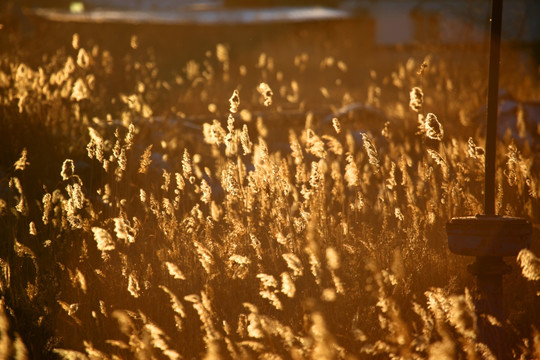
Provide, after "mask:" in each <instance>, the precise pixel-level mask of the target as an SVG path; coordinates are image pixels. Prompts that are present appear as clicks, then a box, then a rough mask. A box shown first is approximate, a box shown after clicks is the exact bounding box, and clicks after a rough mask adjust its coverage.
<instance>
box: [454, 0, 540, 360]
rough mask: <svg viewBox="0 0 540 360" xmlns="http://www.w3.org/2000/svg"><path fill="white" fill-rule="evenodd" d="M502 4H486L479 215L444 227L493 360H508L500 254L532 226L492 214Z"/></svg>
mask: <svg viewBox="0 0 540 360" xmlns="http://www.w3.org/2000/svg"><path fill="white" fill-rule="evenodd" d="M502 6H503V0H492V10H491V39H490V52H489V89H488V112H487V131H486V155H485V156H486V158H485V178H484V213H485V214H484V215H476V216H469V217H458V218H453V219H452V220H450V222H449V223H448V224H447V225H446V232H447V235H448V246H449V248H450V251H452V252H453V253H455V254H458V255H466V256H476V261H475V262H474V263H473V264H471V265H469V266H468V270H469V272H470V273H472V274H473V275H475V276H476V313H477V318H478V323H477V329H478V334H477V336H478V340H479V341H480V342H483V343H485V344H486V345H487V346H488V347H489V348H490V350H491V351H492V352H493V354H494V355H495V356H496V357H497V359H509V358H511V354H510V353H509V349H508V347H507V345H506V341H505V339H506V336H505V334H504V329H503V327H502V325H503V324H504V319H505V316H504V311H503V286H502V285H503V282H502V280H503V278H502V277H503V275H504V274H507V273H509V272H510V265H508V264H506V263H505V262H504V261H503V256H516V255H517V254H518V252H519V251H520V250H521V249H523V248H527V247H529V245H530V241H531V234H532V226H531V223H530V222H528V221H527V220H526V219H523V218H514V217H506V216H500V215H497V214H496V211H495V189H496V186H495V159H496V140H497V110H498V88H499V59H500V43H501V28H502Z"/></svg>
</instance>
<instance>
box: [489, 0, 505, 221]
mask: <svg viewBox="0 0 540 360" xmlns="http://www.w3.org/2000/svg"><path fill="white" fill-rule="evenodd" d="M502 6H503V0H492V7H491V41H490V46H489V85H488V86H489V89H488V108H487V110H488V111H487V131H486V163H485V181H484V193H485V196H484V213H485V214H486V215H495V155H496V151H497V149H496V140H497V110H498V98H499V61H500V48H501V28H502Z"/></svg>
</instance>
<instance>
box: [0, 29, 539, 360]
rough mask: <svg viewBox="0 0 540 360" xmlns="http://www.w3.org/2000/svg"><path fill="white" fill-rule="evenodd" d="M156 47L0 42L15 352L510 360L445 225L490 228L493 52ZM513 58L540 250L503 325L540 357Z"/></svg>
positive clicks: (521, 83) (0, 38)
mask: <svg viewBox="0 0 540 360" xmlns="http://www.w3.org/2000/svg"><path fill="white" fill-rule="evenodd" d="M146 30H147V31H146ZM146 30H145V29H142V28H138V27H134V26H133V27H123V28H121V27H113V26H110V27H107V26H102V27H101V26H97V27H94V28H89V27H83V26H81V27H77V26H76V25H74V24H64V25H58V24H45V23H36V24H35V27H34V31H35V32H37V34H42V35H36V37H34V38H30V39H28V38H25V37H24V36H23V35H21V34H20V33H12V32H10V31H9V29H7V28H3V29H1V30H0V46H1V51H0V131H1V135H2V140H1V141H0V240H1V245H0V358H1V359H199V358H201V359H202V358H204V359H427V358H429V359H493V358H495V357H494V355H493V354H492V351H491V350H490V348H489V347H488V346H487V345H486V344H484V343H482V342H480V341H479V340H478V339H477V331H476V330H477V323H478V321H479V319H478V318H477V315H476V313H475V311H474V299H475V281H474V277H473V276H472V275H471V274H470V273H469V272H468V271H467V270H466V267H467V264H470V263H471V262H472V261H473V259H472V258H467V257H464V256H458V255H454V254H452V253H451V252H450V251H449V249H448V245H447V237H446V230H445V226H446V223H447V222H448V221H449V220H450V218H452V217H454V216H468V215H475V214H479V213H482V211H483V181H484V149H483V146H484V142H485V138H484V133H485V131H484V128H485V126H484V123H485V115H484V113H483V108H485V103H486V94H487V66H486V65H487V53H486V49H487V48H486V47H485V46H480V47H470V48H468V47H466V46H462V47H459V46H458V47H455V48H452V49H447V48H444V47H443V46H440V47H435V46H433V47H429V48H428V47H418V48H415V49H401V50H399V49H379V50H375V49H372V48H369V47H368V46H365V45H362V46H360V45H358V47H357V46H355V36H356V35H355V36H352V35H351V33H350V32H349V31H348V30H347V28H346V29H345V30H340V29H339V27H338V26H334V27H332V29H331V32H329V34H330V35H327V36H325V35H323V34H321V33H316V31H317V29H316V28H315V27H313V28H309V29H308V30H305V29H304V30H302V29H296V28H275V29H271V30H272V31H275V33H272V32H270V30H268V29H267V30H265V31H268V37H263V36H262V35H261V34H262V33H261V34H259V35H260V36H259V37H258V38H257V42H256V43H253V42H252V43H248V42H245V41H244V42H243V41H242V39H241V37H242V31H237V34H236V35H235V32H234V31H231V30H230V29H229V30H228V32H226V33H224V34H223V36H222V38H219V39H218V40H219V41H216V42H213V40H209V38H208V37H206V38H204V39H202V37H203V35H200V37H197V36H190V34H189V33H188V34H186V33H185V31H186V30H185V29H184V33H183V34H179V35H178V38H177V40H175V39H176V37H175V33H174V32H175V31H178V32H180V30H178V29H176V30H174V29H173V30H171V29H160V28H152V29H146ZM45 31H46V32H45ZM306 31H308V32H307V34H308V36H306ZM329 31H330V30H329ZM340 31H342V32H341V33H340ZM45 34H46V35H45ZM149 34H150V35H149ZM311 35H312V36H311ZM234 36H238V38H234ZM227 37H230V38H229V39H228V38H227ZM212 39H215V38H212ZM265 39H267V40H265ZM229 40H230V41H229ZM341 40H343V41H341ZM179 41H185V42H181V43H179ZM502 58H503V61H502V68H501V80H500V82H501V88H503V89H505V91H506V93H505V96H507V97H506V98H505V99H509V98H510V96H511V97H512V101H513V102H514V103H516V104H517V105H516V109H517V110H516V111H515V117H516V119H517V120H516V123H515V126H514V128H509V129H508V130H507V131H506V132H503V133H502V134H501V136H499V139H498V143H497V173H496V181H497V190H496V208H497V213H498V214H502V215H508V216H521V217H525V218H527V219H529V220H530V221H531V222H532V224H533V236H532V246H531V248H530V249H529V250H523V251H522V252H521V253H520V254H519V256H518V257H517V258H507V259H506V262H507V263H509V264H510V265H511V266H512V268H513V270H512V272H511V273H510V274H509V275H506V276H505V277H504V302H505V309H504V310H505V314H506V315H507V319H506V320H505V321H504V322H503V323H497V324H495V326H498V327H500V328H502V330H503V331H504V333H505V338H506V340H507V343H508V351H509V354H511V355H510V357H511V358H515V359H538V358H540V259H539V254H540V242H539V236H538V234H539V226H540V162H539V160H540V157H539V154H540V146H539V145H540V142H539V141H538V140H539V139H540V129H539V128H538V126H536V125H534V126H532V125H531V121H529V120H530V119H528V115H527V112H526V111H525V110H526V104H529V103H530V102H531V101H534V100H536V101H538V100H539V99H540V81H539V77H540V74H539V73H538V65H536V68H533V69H532V70H531V68H528V67H522V66H521V67H520V66H517V65H516V61H517V60H516V59H518V58H519V56H518V55H516V54H515V53H514V50H513V49H512V48H509V47H504V48H503V52H502ZM508 101H510V100H508ZM344 108H345V109H349V110H350V111H348V112H347V111H345V110H343V109H344ZM340 109H341V111H340Z"/></svg>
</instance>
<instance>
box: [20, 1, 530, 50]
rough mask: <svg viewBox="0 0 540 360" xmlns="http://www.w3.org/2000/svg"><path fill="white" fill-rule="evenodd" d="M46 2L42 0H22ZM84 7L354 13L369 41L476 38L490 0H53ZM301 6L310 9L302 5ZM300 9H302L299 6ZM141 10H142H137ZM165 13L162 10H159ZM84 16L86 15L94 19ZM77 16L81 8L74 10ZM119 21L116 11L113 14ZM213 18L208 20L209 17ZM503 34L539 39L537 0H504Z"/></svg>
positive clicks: (308, 15)
mask: <svg viewBox="0 0 540 360" xmlns="http://www.w3.org/2000/svg"><path fill="white" fill-rule="evenodd" d="M26 1H27V3H28V4H31V5H32V6H40V5H41V6H47V4H51V2H50V1H48V0H26ZM54 3H55V4H57V5H58V4H59V3H64V4H66V7H69V5H70V4H74V3H77V4H79V5H80V4H82V5H83V7H84V9H85V10H86V12H96V11H98V12H101V14H102V15H103V16H104V17H105V16H106V15H107V14H106V11H107V10H125V11H124V12H123V17H124V18H126V19H129V17H134V19H135V20H138V21H146V22H152V21H154V22H159V21H165V20H166V22H168V23H170V22H174V21H177V22H178V23H186V22H192V23H193V22H195V23H196V22H207V21H210V22H211V21H215V22H219V21H224V20H223V19H229V22H234V21H237V22H255V23H256V22H257V21H259V22H261V23H264V22H265V21H267V22H279V21H283V22H290V21H303V20H304V21H314V20H317V19H319V18H320V19H326V20H327V19H340V18H348V19H350V18H354V17H355V16H356V17H357V18H358V20H361V21H368V22H370V26H371V27H372V28H373V31H371V32H370V36H372V37H373V39H370V40H371V41H368V42H371V43H373V44H375V45H382V46H385V45H415V44H418V43H422V44H453V43H456V44H457V43H459V44H463V43H481V42H483V41H485V40H486V39H487V34H488V30H489V14H490V5H491V1H490V0H79V1H70V0H55V2H54ZM306 7H311V8H312V10H311V12H310V11H307V10H306ZM313 8H317V9H318V10H317V11H313ZM299 9H302V10H299ZM141 12H142V13H141ZM165 14H166V16H165ZM93 15H94V16H87V19H88V20H91V19H94V20H95V19H96V18H97V17H96V16H95V14H93ZM78 16H79V18H81V17H84V16H85V14H84V13H83V14H79V15H78ZM114 19H116V20H115V21H120V20H121V17H120V18H119V17H118V16H116V17H114ZM212 19H214V20H212ZM503 22H504V23H503V40H504V41H507V42H512V43H515V44H526V45H534V44H536V45H538V44H540V1H538V0H505V1H504V15H503Z"/></svg>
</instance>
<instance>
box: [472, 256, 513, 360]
mask: <svg viewBox="0 0 540 360" xmlns="http://www.w3.org/2000/svg"><path fill="white" fill-rule="evenodd" d="M468 270H469V272H470V273H472V274H473V275H475V276H476V314H477V316H478V322H477V327H478V340H479V341H480V342H482V343H484V344H486V345H487V346H488V347H489V348H490V350H491V351H492V352H493V355H495V357H496V358H497V359H511V354H510V350H509V348H508V345H507V343H506V336H505V331H504V321H505V316H504V307H503V275H504V274H508V273H509V272H510V271H511V267H510V265H508V264H506V263H505V262H504V261H503V258H502V257H500V256H477V257H476V262H475V263H473V264H471V265H469V266H468Z"/></svg>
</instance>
